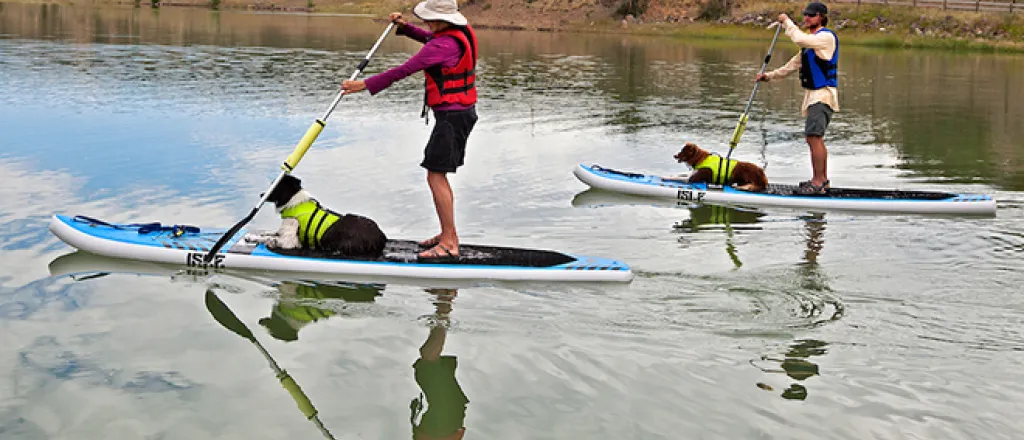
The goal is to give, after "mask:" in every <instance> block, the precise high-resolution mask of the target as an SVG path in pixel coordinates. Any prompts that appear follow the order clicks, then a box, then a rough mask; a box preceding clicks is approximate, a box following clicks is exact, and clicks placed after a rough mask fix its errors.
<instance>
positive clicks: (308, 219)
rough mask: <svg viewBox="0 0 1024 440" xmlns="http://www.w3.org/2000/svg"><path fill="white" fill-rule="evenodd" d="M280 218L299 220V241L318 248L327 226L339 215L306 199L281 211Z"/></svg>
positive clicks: (337, 218)
mask: <svg viewBox="0 0 1024 440" xmlns="http://www.w3.org/2000/svg"><path fill="white" fill-rule="evenodd" d="M281 217H282V218H294V219H296V220H298V221H299V241H300V242H301V243H302V244H303V245H305V246H306V247H307V248H310V249H319V248H320V239H321V238H323V237H324V233H325V232H327V228H329V227H331V225H333V224H334V222H336V221H338V220H339V219H340V218H341V217H338V215H337V214H335V213H333V212H330V211H327V210H325V209H323V208H321V207H320V204H319V203H317V202H316V200H307V201H305V202H302V203H300V204H298V205H295V206H293V207H291V208H288V209H285V210H283V211H281Z"/></svg>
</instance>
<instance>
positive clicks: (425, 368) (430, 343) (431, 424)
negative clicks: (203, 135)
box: [409, 289, 469, 440]
mask: <svg viewBox="0 0 1024 440" xmlns="http://www.w3.org/2000/svg"><path fill="white" fill-rule="evenodd" d="M427 292H429V293H430V294H432V295H434V296H435V300H434V314H433V315H431V316H430V317H429V318H428V320H429V322H430V332H429V333H428V334H427V339H426V341H424V342H423V345H422V346H420V357H419V359H417V360H416V362H414V363H413V370H415V377H416V384H417V385H419V387H420V395H419V397H417V398H414V399H413V400H412V402H410V403H409V411H410V414H409V423H410V424H411V425H412V438H413V439H415V440H433V439H438V440H440V439H461V438H462V437H463V436H464V435H465V434H466V427H465V420H466V405H467V404H469V398H468V397H466V393H465V392H463V390H462V387H461V386H460V385H459V381H458V379H456V377H455V370H456V369H457V368H458V358H457V357H456V356H454V355H445V354H442V353H443V352H444V343H445V341H446V339H447V337H448V327H449V324H450V318H449V316H450V314H451V312H452V301H454V299H455V295H456V294H457V293H458V292H457V291H456V290H455V289H428V290H427ZM424 407H426V411H423V408H424ZM417 418H418V421H417Z"/></svg>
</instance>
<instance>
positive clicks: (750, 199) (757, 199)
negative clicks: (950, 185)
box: [573, 164, 996, 214]
mask: <svg viewBox="0 0 1024 440" xmlns="http://www.w3.org/2000/svg"><path fill="white" fill-rule="evenodd" d="M573 174H575V175H576V178H577V179H579V180H580V181H581V182H583V183H585V184H587V185H589V186H590V187H592V188H595V189H601V190H605V191H611V192H617V193H623V194H631V195H636V196H643V197H652V198H659V199H667V200H675V201H677V203H680V204H687V205H689V204H691V203H711V204H728V205H740V206H744V205H745V206H779V207H789V208H802V209H822V210H838V211H869V212H890V213H920V214H994V213H995V212H996V201H995V199H993V198H992V197H989V196H987V195H983V194H954V193H946V192H932V191H903V190H887V189H860V188H836V187H833V188H831V189H830V190H829V191H828V193H827V194H821V195H803V194H799V193H798V192H797V189H798V187H797V185H783V184H769V185H768V188H767V189H766V190H764V191H762V192H754V191H744V190H740V189H736V188H733V187H731V186H723V185H708V184H705V183H692V184H691V183H687V182H686V180H685V179H683V178H679V179H674V178H671V177H661V176H654V175H650V174H642V173H632V172H626V171H619V170H614V169H611V168H604V167H601V166H599V165H590V166H586V165H582V164H580V165H578V166H577V167H576V168H575V169H574V170H573Z"/></svg>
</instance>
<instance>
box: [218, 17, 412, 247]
mask: <svg viewBox="0 0 1024 440" xmlns="http://www.w3.org/2000/svg"><path fill="white" fill-rule="evenodd" d="M394 27H395V23H394V22H391V23H390V24H388V27H387V29H384V33H382V34H381V35H380V38H378V39H377V42H376V43H375V44H374V45H373V47H372V48H370V51H369V52H367V54H366V57H365V58H363V61H362V62H360V63H359V67H358V68H356V71H355V72H353V73H352V76H351V77H349V80H350V81H351V80H354V79H356V78H357V77H358V76H359V74H360V73H362V71H363V69H365V68H366V66H367V65H368V64H370V58H371V57H372V56H373V53H374V52H376V51H377V47H379V46H380V44H381V43H382V42H384V39H385V38H387V36H388V34H389V33H391V29H392V28H394ZM344 96H345V91H344V90H342V91H339V92H338V95H337V96H335V97H334V102H332V103H331V106H330V107H328V108H327V113H324V116H323V117H322V118H320V119H317V120H316V121H314V122H313V124H312V125H310V127H309V129H308V130H306V134H305V135H304V136H302V139H301V140H299V144H298V145H296V146H295V150H293V151H292V154H290V155H288V158H287V159H285V161H284V163H282V164H281V173H280V174H278V175H277V178H276V179H274V182H273V183H271V184H270V188H267V190H266V191H264V192H263V195H262V196H261V197H260V201H259V203H257V204H256V206H254V207H253V208H252V211H250V212H249V215H247V216H246V217H245V218H243V219H242V220H241V221H240V222H238V223H235V225H234V226H232V227H231V229H228V231H227V233H225V234H224V235H223V236H222V237H221V238H220V239H219V240H217V243H216V244H214V245H213V248H211V249H210V252H207V253H206V256H204V257H203V262H204V263H207V264H208V263H210V261H211V260H213V256H214V255H216V254H217V252H218V251H220V248H222V247H224V244H225V243H227V241H228V240H230V239H231V237H233V236H234V235H235V234H236V233H238V230H239V229H242V227H243V226H245V225H246V224H247V223H249V222H250V221H252V219H253V218H254V217H256V213H258V212H259V210H260V208H261V207H263V203H265V202H266V201H267V197H270V193H271V192H272V191H274V188H277V184H278V183H280V182H281V179H282V178H284V175H285V174H287V173H291V172H292V170H294V169H295V167H297V166H299V161H300V160H302V156H304V155H305V154H306V151H308V150H309V147H310V146H312V145H313V141H315V140H316V137H317V136H319V135H320V132H321V131H323V129H324V126H326V125H327V118H329V117H330V116H331V112H333V111H334V107H337V106H338V103H339V102H341V98H343V97H344Z"/></svg>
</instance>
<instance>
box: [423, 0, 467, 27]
mask: <svg viewBox="0 0 1024 440" xmlns="http://www.w3.org/2000/svg"><path fill="white" fill-rule="evenodd" d="M412 13H413V14H414V15H416V16H417V17H419V18H420V20H433V21H447V22H449V23H451V24H454V25H456V26H465V25H466V24H467V23H469V21H467V20H466V17H465V16H464V15H462V14H461V13H460V12H459V4H458V3H457V0H424V1H422V2H420V4H418V5H416V7H415V8H413V9H412Z"/></svg>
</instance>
